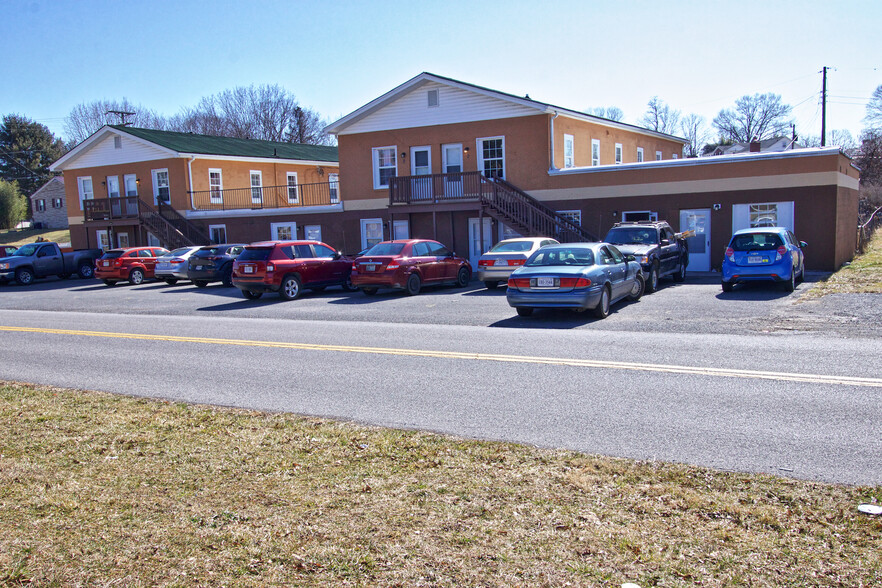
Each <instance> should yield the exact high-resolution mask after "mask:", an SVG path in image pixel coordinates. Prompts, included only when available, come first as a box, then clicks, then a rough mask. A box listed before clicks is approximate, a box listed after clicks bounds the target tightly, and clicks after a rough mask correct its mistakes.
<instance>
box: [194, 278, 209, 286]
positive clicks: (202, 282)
mask: <svg viewBox="0 0 882 588" xmlns="http://www.w3.org/2000/svg"><path fill="white" fill-rule="evenodd" d="M193 284H194V285H195V286H196V287H197V288H205V287H206V286H208V282H206V281H205V280H193Z"/></svg>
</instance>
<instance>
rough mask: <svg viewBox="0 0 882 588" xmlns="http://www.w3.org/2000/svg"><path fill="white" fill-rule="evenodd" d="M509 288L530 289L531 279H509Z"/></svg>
mask: <svg viewBox="0 0 882 588" xmlns="http://www.w3.org/2000/svg"><path fill="white" fill-rule="evenodd" d="M508 287H509V288H529V287H530V278H509V279H508Z"/></svg>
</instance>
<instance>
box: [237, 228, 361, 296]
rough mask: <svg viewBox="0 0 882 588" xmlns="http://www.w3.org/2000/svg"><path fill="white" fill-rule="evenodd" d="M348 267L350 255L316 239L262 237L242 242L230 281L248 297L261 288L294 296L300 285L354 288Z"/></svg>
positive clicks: (259, 292) (315, 289)
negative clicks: (248, 242) (257, 240)
mask: <svg viewBox="0 0 882 588" xmlns="http://www.w3.org/2000/svg"><path fill="white" fill-rule="evenodd" d="M351 269H352V258H351V257H346V256H344V255H343V254H342V253H340V252H339V251H337V250H336V249H334V248H333V247H331V246H330V245H326V244H325V243H321V242H319V241H264V242H260V243H252V244H251V245H248V246H246V247H245V250H244V251H243V252H242V253H241V254H240V255H239V257H237V258H236V260H235V261H234V262H233V285H234V286H235V287H237V288H239V289H240V290H241V291H242V295H243V296H245V298H248V299H249V300H253V299H255V298H260V297H261V296H263V293H264V292H278V293H279V296H281V297H282V298H284V299H285V300H294V299H295V298H298V297H299V296H300V294H301V293H302V292H303V289H304V288H309V289H311V290H314V291H317V292H318V291H321V290H324V289H325V288H326V287H328V286H342V287H343V289H344V290H348V291H350V292H351V291H354V290H355V288H354V287H353V286H352V283H351V282H350V278H349V274H350V271H351Z"/></svg>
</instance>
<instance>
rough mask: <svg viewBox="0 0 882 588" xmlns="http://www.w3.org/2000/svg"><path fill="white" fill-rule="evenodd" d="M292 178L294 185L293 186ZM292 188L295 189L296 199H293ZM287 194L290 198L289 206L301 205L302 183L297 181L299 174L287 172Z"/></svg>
mask: <svg viewBox="0 0 882 588" xmlns="http://www.w3.org/2000/svg"><path fill="white" fill-rule="evenodd" d="M292 177H293V178H294V184H291V178H292ZM291 188H294V198H291ZM285 194H286V195H287V196H288V204H299V203H300V183H299V182H298V181H297V172H294V171H289V172H285Z"/></svg>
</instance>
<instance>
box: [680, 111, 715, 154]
mask: <svg viewBox="0 0 882 588" xmlns="http://www.w3.org/2000/svg"><path fill="white" fill-rule="evenodd" d="M680 134H681V135H682V136H683V137H684V138H685V139H686V140H687V141H689V143H688V144H687V145H686V157H698V156H699V155H700V154H701V149H702V146H703V145H704V144H705V143H707V141H708V140H709V139H710V138H711V133H710V131H709V130H708V128H707V121H706V120H705V118H704V117H703V116H699V115H697V114H689V115H686V116H684V117H683V119H682V120H681V121H680Z"/></svg>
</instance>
